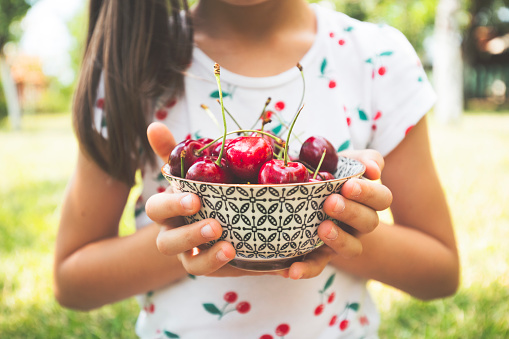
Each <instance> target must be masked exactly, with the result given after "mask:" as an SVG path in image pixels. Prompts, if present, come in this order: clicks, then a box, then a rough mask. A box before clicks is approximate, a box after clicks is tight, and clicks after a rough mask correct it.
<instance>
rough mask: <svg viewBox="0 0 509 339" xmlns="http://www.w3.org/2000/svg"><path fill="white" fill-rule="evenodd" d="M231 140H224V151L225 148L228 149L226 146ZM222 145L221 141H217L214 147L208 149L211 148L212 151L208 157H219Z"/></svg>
mask: <svg viewBox="0 0 509 339" xmlns="http://www.w3.org/2000/svg"><path fill="white" fill-rule="evenodd" d="M232 141H233V139H226V142H225V143H224V144H225V146H224V147H225V149H226V147H228V145H229V144H230V142H232ZM222 144H223V142H222V141H218V142H217V143H216V144H215V146H211V147H210V148H212V151H211V152H210V155H213V156H216V157H217V156H219V152H221V145H222Z"/></svg>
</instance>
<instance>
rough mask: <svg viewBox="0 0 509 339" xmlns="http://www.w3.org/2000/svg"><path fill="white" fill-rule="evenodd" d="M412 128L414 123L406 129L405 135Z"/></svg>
mask: <svg viewBox="0 0 509 339" xmlns="http://www.w3.org/2000/svg"><path fill="white" fill-rule="evenodd" d="M412 128H414V125H412V126H410V127H408V128H407V129H406V131H405V135H407V134H408V132H410V131H411V130H412Z"/></svg>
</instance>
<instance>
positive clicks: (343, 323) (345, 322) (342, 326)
mask: <svg viewBox="0 0 509 339" xmlns="http://www.w3.org/2000/svg"><path fill="white" fill-rule="evenodd" d="M347 327H348V320H346V319H345V320H343V321H341V322H340V323H339V329H340V330H341V331H344V330H346V328H347Z"/></svg>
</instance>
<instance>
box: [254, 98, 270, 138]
mask: <svg viewBox="0 0 509 339" xmlns="http://www.w3.org/2000/svg"><path fill="white" fill-rule="evenodd" d="M271 101H272V98H271V97H268V98H267V100H266V101H265V106H263V110H262V113H261V114H260V116H259V117H258V119H257V120H256V121H255V123H254V124H253V126H251V129H253V128H255V126H256V124H257V123H258V120H260V119H263V120H265V119H264V117H263V115H264V114H265V111H266V110H267V106H269V104H270V102H271ZM264 125H265V124H263V122H262V130H263V126H264Z"/></svg>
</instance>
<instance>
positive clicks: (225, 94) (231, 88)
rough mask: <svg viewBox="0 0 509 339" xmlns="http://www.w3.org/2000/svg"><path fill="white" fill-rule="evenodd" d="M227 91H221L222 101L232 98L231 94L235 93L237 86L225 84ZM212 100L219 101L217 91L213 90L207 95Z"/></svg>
mask: <svg viewBox="0 0 509 339" xmlns="http://www.w3.org/2000/svg"><path fill="white" fill-rule="evenodd" d="M226 88H227V90H222V92H223V99H224V98H228V97H230V98H233V94H234V93H235V90H236V89H237V86H232V85H231V84H226ZM209 96H210V97H211V98H213V99H219V90H215V91H213V92H212V93H210V95H209Z"/></svg>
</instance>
